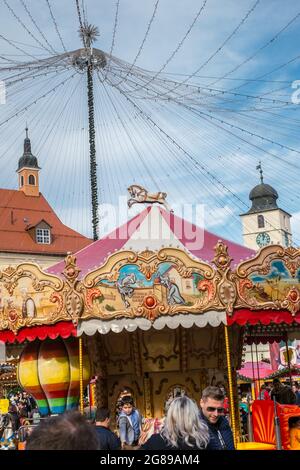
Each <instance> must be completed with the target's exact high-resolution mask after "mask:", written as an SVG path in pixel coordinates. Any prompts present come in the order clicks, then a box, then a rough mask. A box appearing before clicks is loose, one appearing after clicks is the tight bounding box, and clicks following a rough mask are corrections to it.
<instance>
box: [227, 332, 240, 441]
mask: <svg viewBox="0 0 300 470" xmlns="http://www.w3.org/2000/svg"><path fill="white" fill-rule="evenodd" d="M224 335H225V348H226V360H227V370H228V386H229V401H230V418H231V428H232V432H233V440H234V445H235V447H236V445H237V442H238V441H237V432H236V420H235V408H234V398H233V382H232V373H231V357H230V344H229V337H228V327H227V325H224Z"/></svg>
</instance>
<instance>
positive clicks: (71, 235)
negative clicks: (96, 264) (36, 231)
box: [0, 189, 92, 255]
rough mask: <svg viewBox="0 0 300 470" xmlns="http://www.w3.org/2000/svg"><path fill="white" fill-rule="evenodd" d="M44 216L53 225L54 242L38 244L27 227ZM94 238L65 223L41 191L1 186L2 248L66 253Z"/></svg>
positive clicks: (0, 248)
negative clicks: (33, 192)
mask: <svg viewBox="0 0 300 470" xmlns="http://www.w3.org/2000/svg"><path fill="white" fill-rule="evenodd" d="M41 220H44V221H45V222H47V223H48V224H49V225H50V226H51V235H52V243H51V244H49V245H48V244H39V243H35V241H34V240H33V239H32V238H31V236H30V233H29V232H28V227H29V226H30V227H34V226H36V225H37V224H38V223H39V222H41ZM91 242H92V240H90V239H89V238H86V237H84V236H83V235H81V234H80V233H78V232H75V230H72V229H70V228H69V227H67V226H66V225H64V224H63V223H62V222H61V221H60V220H59V218H58V217H57V215H56V214H55V212H54V211H53V209H52V208H51V207H50V205H49V204H48V202H47V201H46V199H45V198H44V196H43V195H42V194H40V195H39V197H32V196H26V195H25V194H24V193H23V192H22V191H16V190H11V189H0V252H9V253H35V254H45V255H47V254H50V255H65V254H66V253H67V252H68V251H71V252H73V253H75V252H76V251H78V250H81V249H82V248H84V247H85V246H87V245H89V244H90V243H91Z"/></svg>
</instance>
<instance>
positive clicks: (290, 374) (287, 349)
mask: <svg viewBox="0 0 300 470" xmlns="http://www.w3.org/2000/svg"><path fill="white" fill-rule="evenodd" d="M285 350H286V360H287V365H288V369H289V378H290V385H291V387H292V386H293V379H292V371H291V361H290V351H289V342H288V336H287V334H286V337H285Z"/></svg>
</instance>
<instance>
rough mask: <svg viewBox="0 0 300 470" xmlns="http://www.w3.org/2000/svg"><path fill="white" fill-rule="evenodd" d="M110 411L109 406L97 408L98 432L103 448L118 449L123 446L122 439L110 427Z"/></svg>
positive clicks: (101, 447)
mask: <svg viewBox="0 0 300 470" xmlns="http://www.w3.org/2000/svg"><path fill="white" fill-rule="evenodd" d="M109 422H110V412H109V410H108V409H107V408H98V409H97V410H96V432H97V435H98V440H99V444H100V449H101V450H118V449H120V448H121V441H120V439H119V438H118V437H117V436H116V434H115V433H113V432H112V431H111V430H110V429H109Z"/></svg>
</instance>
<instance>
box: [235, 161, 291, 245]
mask: <svg viewBox="0 0 300 470" xmlns="http://www.w3.org/2000/svg"><path fill="white" fill-rule="evenodd" d="M256 168H257V169H258V170H259V171H260V184H258V185H257V186H255V187H254V188H253V189H252V190H251V191H250V194H249V199H250V200H251V202H252V206H251V208H250V210H249V211H248V212H246V213H245V214H241V216H240V217H241V219H242V224H243V238H244V244H245V246H247V247H248V248H252V249H254V250H258V249H259V248H261V247H263V246H265V245H270V244H273V243H274V244H277V243H278V244H280V245H282V246H285V247H287V246H290V245H291V244H292V231H291V222H290V218H291V215H290V214H289V213H288V212H286V211H284V210H283V209H280V208H279V207H278V205H277V199H278V193H277V191H276V190H275V189H274V188H272V186H270V185H269V184H265V183H264V180H263V171H262V166H261V162H260V163H259V165H258V166H257V167H256Z"/></svg>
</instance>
